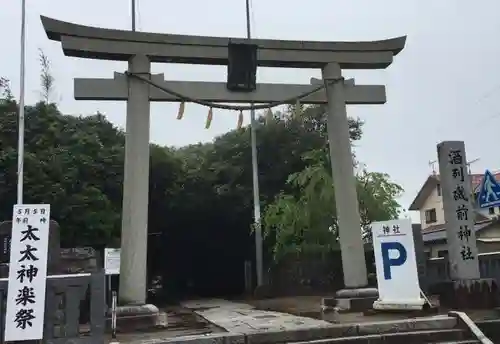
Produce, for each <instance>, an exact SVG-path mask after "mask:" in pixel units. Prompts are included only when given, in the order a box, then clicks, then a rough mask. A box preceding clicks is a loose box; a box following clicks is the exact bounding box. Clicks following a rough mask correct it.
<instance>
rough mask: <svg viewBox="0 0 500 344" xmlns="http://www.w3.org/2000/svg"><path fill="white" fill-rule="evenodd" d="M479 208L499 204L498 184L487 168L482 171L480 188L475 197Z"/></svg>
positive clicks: (499, 191) (499, 185)
mask: <svg viewBox="0 0 500 344" xmlns="http://www.w3.org/2000/svg"><path fill="white" fill-rule="evenodd" d="M477 203H478V205H479V208H490V207H494V206H498V205H500V184H498V182H497V180H496V179H495V176H494V175H493V174H492V173H491V172H490V171H488V170H486V172H485V173H484V178H483V183H482V184H481V190H479V197H478V198H477Z"/></svg>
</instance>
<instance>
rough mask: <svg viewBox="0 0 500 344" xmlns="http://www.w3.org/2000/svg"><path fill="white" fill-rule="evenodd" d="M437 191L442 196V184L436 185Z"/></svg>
mask: <svg viewBox="0 0 500 344" xmlns="http://www.w3.org/2000/svg"><path fill="white" fill-rule="evenodd" d="M436 191H437V193H438V196H441V184H438V185H436Z"/></svg>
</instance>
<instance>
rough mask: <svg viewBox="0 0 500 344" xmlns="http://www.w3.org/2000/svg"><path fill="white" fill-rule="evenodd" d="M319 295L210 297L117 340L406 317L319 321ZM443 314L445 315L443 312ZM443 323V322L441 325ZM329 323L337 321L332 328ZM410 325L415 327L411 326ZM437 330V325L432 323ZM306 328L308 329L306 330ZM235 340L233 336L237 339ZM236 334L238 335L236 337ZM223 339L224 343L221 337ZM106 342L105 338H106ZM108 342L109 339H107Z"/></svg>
mask: <svg viewBox="0 0 500 344" xmlns="http://www.w3.org/2000/svg"><path fill="white" fill-rule="evenodd" d="M320 305H321V296H305V297H287V298H275V299H267V300H253V301H251V300H245V301H238V302H231V301H227V300H222V299H208V300H196V301H187V302H183V303H182V304H181V306H180V307H173V308H170V309H167V314H168V321H169V326H168V328H167V329H164V330H161V331H153V332H147V333H132V334H119V335H118V341H119V342H120V343H127V344H161V343H167V342H170V343H177V342H179V343H180V342H182V343H186V344H188V343H187V342H193V343H194V342H196V343H201V342H205V341H208V342H209V343H211V344H216V343H219V342H220V343H232V341H235V342H236V343H239V340H241V338H240V337H241V336H242V335H243V336H247V335H248V336H254V335H259V334H273V333H275V334H276V333H280V332H293V331H296V330H298V331H300V330H306V332H311V333H312V332H317V331H324V330H325V329H326V330H327V331H328V329H330V330H331V329H332V328H333V329H335V328H339V329H340V328H341V327H342V326H343V327H345V328H346V329H348V330H349V328H361V326H365V327H366V326H368V327H366V328H367V329H369V330H367V331H373V328H374V326H375V328H376V327H377V326H381V327H383V326H386V327H387V326H389V327H391V328H392V326H394V324H396V323H399V325H397V326H404V325H401V322H402V321H404V320H406V319H409V318H408V316H407V315H404V314H375V315H370V316H365V315H363V314H362V313H345V314H336V313H335V314H334V313H330V314H327V316H326V317H324V320H322V319H321V318H322V315H321V311H320ZM467 313H468V315H469V316H470V317H471V318H472V319H473V320H474V321H477V320H484V319H498V315H497V314H498V313H496V312H494V311H470V312H467ZM444 314H446V312H444ZM440 317H444V318H447V317H446V316H445V315H437V317H420V318H411V319H412V320H411V322H410V325H411V323H414V322H420V323H421V324H422V326H424V325H423V324H424V323H425V326H427V327H429V326H431V327H432V326H434V325H433V324H434V323H437V322H436V319H440ZM441 322H442V321H441ZM332 323H336V324H337V325H334V324H332ZM410 325H408V326H410ZM411 326H414V325H411ZM436 326H437V325H436ZM308 330H310V331H308ZM235 336H237V337H235ZM238 336H240V337H238ZM224 338H226V339H224ZM109 339H110V338H108V340H109ZM108 342H109V341H108Z"/></svg>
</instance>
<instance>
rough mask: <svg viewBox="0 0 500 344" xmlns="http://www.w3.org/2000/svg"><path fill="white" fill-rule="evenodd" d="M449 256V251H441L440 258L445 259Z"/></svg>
mask: <svg viewBox="0 0 500 344" xmlns="http://www.w3.org/2000/svg"><path fill="white" fill-rule="evenodd" d="M447 256H448V250H439V251H438V257H440V258H443V257H447Z"/></svg>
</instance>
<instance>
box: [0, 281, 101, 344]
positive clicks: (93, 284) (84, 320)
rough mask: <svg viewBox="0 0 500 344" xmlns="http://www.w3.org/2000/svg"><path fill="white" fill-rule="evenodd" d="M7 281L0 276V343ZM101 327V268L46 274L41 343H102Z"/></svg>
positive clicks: (2, 336) (2, 331)
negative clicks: (99, 269) (68, 273)
mask: <svg viewBox="0 0 500 344" xmlns="http://www.w3.org/2000/svg"><path fill="white" fill-rule="evenodd" d="M7 285H8V280H7V279H5V278H2V279H0V342H1V343H3V338H4V335H3V334H4V326H5V319H4V317H5V301H6V297H7ZM86 301H89V304H87V302H86ZM86 308H88V309H86ZM104 327H105V275H104V272H97V273H92V274H90V273H83V274H74V275H52V276H48V277H47V291H46V302H45V320H44V335H43V337H44V339H43V340H42V343H44V344H66V343H72V344H103V343H104Z"/></svg>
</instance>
